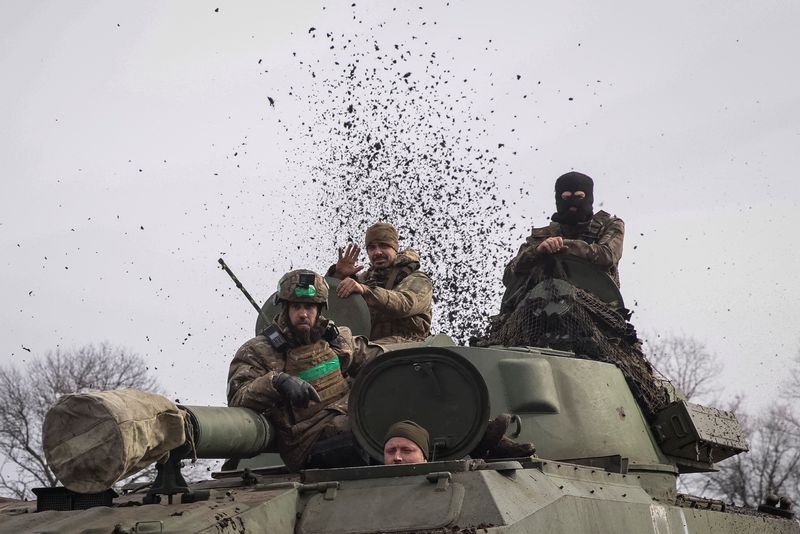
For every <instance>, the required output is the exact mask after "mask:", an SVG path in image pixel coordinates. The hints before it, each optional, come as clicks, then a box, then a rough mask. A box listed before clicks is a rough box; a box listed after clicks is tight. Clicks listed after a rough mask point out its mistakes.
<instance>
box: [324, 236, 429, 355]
mask: <svg viewBox="0 0 800 534" xmlns="http://www.w3.org/2000/svg"><path fill="white" fill-rule="evenodd" d="M364 241H365V245H366V247H367V256H368V257H369V261H370V268H369V269H368V270H367V271H366V272H361V271H362V269H363V267H362V266H360V265H358V263H357V262H358V255H359V253H360V252H361V248H360V247H359V246H358V245H355V244H353V243H351V244H350V245H348V246H347V249H343V248H339V260H338V261H337V262H336V264H335V265H333V266H331V268H330V269H329V270H328V275H329V276H335V277H336V278H339V279H340V280H341V283H340V284H339V287H337V289H336V294H337V295H338V296H339V297H341V298H346V297H348V296H350V295H351V294H353V293H357V294H360V295H362V296H363V297H364V300H365V301H366V302H367V306H368V307H369V314H370V319H371V322H372V328H371V331H370V336H369V338H370V340H372V341H373V342H374V343H378V344H380V343H400V342H404V341H422V340H424V339H425V338H426V337H428V336H429V335H430V332H431V315H432V309H431V304H432V299H433V286H432V284H431V279H430V277H429V276H428V275H427V274H425V273H424V272H422V271H420V270H419V260H420V258H419V254H418V253H417V252H416V251H415V250H413V249H411V248H406V249H404V250H400V245H399V235H398V233H397V229H396V228H395V227H394V226H392V225H391V224H388V223H377V224H374V225H372V226H371V227H369V229H367V234H366V238H365V239H364Z"/></svg>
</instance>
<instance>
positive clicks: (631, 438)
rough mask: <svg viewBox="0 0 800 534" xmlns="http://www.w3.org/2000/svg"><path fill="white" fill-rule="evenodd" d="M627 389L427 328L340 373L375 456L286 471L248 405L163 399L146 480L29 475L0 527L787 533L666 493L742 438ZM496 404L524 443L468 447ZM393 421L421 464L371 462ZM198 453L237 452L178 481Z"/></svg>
mask: <svg viewBox="0 0 800 534" xmlns="http://www.w3.org/2000/svg"><path fill="white" fill-rule="evenodd" d="M331 283H332V284H335V281H331ZM535 289H536V288H530V289H528V291H534V290H535ZM332 293H333V292H332ZM563 294H564V291H562V290H560V289H559V290H558V291H549V290H548V291H543V290H542V288H539V289H538V290H536V291H534V293H532V297H534V298H540V297H542V295H561V297H558V299H557V300H555V301H553V302H550V303H544V306H542V307H541V309H540V310H539V313H545V315H547V314H551V315H552V314H556V315H559V314H560V315H559V316H562V317H563V316H564V310H565V308H564V306H569V302H568V301H567V300H564V298H563ZM354 302H357V301H354ZM537 302H538V301H537ZM539 304H541V303H539ZM548 304H552V305H551V306H550V307H549V308H548ZM537 305H538V304H537ZM358 306H361V304H358ZM331 308H332V310H333V309H335V306H332V307H331ZM545 308H547V309H548V310H549V311H548V312H545V311H544V310H545ZM362 311H363V308H362ZM348 313H355V315H357V316H359V317H360V318H359V319H358V320H359V321H361V320H363V314H360V312H358V311H355V312H353V310H352V309H351V310H349V311H348V312H347V313H342V314H340V315H339V316H337V317H334V319H335V320H338V322H340V323H342V324H347V322H348V319H347V314H348ZM362 328H363V325H362ZM632 388H634V389H635V383H633V382H632V381H631V380H630V377H629V376H626V373H624V372H623V370H621V368H620V366H618V365H615V364H613V363H610V362H607V361H597V360H595V359H591V358H587V357H586V356H585V355H578V356H576V354H575V353H573V352H568V351H561V350H555V349H552V348H537V347H529V346H521V347H503V346H461V345H457V344H455V343H453V342H452V340H451V339H450V338H448V337H447V336H443V335H438V336H434V337H431V338H429V339H428V340H427V341H425V342H423V343H415V344H407V345H403V346H399V347H397V348H395V350H390V351H388V352H386V353H384V354H383V355H381V356H379V357H377V358H375V359H374V360H372V361H371V362H369V363H368V364H367V365H366V366H365V368H364V369H363V370H362V372H361V373H360V374H359V377H358V379H357V380H356V382H355V383H354V385H353V389H352V393H351V397H350V405H349V406H350V408H349V409H350V416H351V422H352V429H353V433H354V434H355V437H356V439H357V441H358V443H359V445H360V446H361V447H362V448H363V450H364V451H366V452H367V453H368V455H369V456H370V457H371V459H372V460H371V464H372V465H367V466H363V467H348V468H336V469H309V470H304V471H300V472H299V473H290V472H289V471H288V470H287V469H286V468H285V467H283V466H282V465H280V464H279V457H277V455H275V454H274V452H273V451H274V449H273V444H272V443H271V438H270V436H271V433H270V429H269V423H268V421H267V420H266V419H265V418H264V417H262V416H261V415H259V414H256V413H255V412H251V411H249V410H246V409H243V408H224V407H217V408H210V407H191V406H185V407H176V408H175V409H176V410H177V413H180V414H181V417H182V420H183V421H184V422H185V425H184V427H183V428H184V429H185V432H184V434H182V437H181V438H178V439H176V443H175V444H170V449H171V451H172V452H171V453H170V455H169V460H167V461H163V457H162V458H161V463H160V464H159V466H160V467H159V476H158V478H157V480H156V481H155V482H154V483H150V484H134V485H129V486H127V487H123V488H122V490H121V495H117V494H116V493H114V492H113V491H112V490H109V491H100V492H95V493H90V494H89V493H76V492H73V491H70V490H69V489H66V488H57V489H48V490H44V491H42V492H40V493H39V499H38V501H37V502H35V503H26V502H19V501H17V502H11V503H4V504H0V531H2V532H85V533H100V532H103V533H112V532H113V533H118V534H120V533H144V532H165V533H166V532H169V533H178V532H181V533H182V532H270V533H304V534H317V533H319V534H322V533H337V534H339V533H341V534H344V533H372V532H376V533H377V532H442V533H444V532H447V533H451V532H469V533H475V532H548V533H576V532H608V533H627V532H631V533H644V532H652V533H658V534H663V533H668V532H669V533H677V532H680V533H689V532H691V533H701V534H711V533H746V532H753V533H755V532H758V533H759V534H764V533H800V524H798V522H797V521H796V520H794V519H793V513H792V511H791V509H790V508H791V506H790V503H788V502H786V501H778V500H771V501H770V502H768V503H764V505H763V506H761V507H760V508H759V510H758V511H757V510H745V509H740V508H737V507H734V506H730V505H727V504H726V503H723V502H721V501H718V500H714V499H705V498H702V497H693V496H688V495H682V494H680V493H678V491H677V480H678V477H679V476H680V475H681V474H683V473H694V472H702V471H712V470H714V469H715V463H716V462H719V461H721V460H723V459H725V458H728V457H730V456H732V455H735V454H740V453H743V452H745V451H746V450H747V443H746V440H745V437H744V435H743V432H742V430H741V427H740V426H739V423H738V421H737V420H736V418H735V416H734V415H733V414H732V413H729V412H725V411H722V410H716V409H713V408H707V407H703V406H699V405H696V404H692V403H689V402H687V401H686V400H685V399H683V398H682V396H681V394H680V392H679V391H677V390H675V389H674V388H669V387H666V388H665V391H666V393H665V395H666V399H665V402H664V406H662V407H661V409H660V410H658V411H657V412H655V413H650V412H649V411H648V409H645V408H646V407H643V404H642V401H641V396H640V395H638V394H637V392H636V391H634V389H632ZM401 399H402V402H401V401H400V400H401ZM500 413H508V414H512V424H511V425H510V427H509V430H508V437H510V438H512V439H515V440H519V441H531V442H533V443H535V445H536V448H537V452H536V455H535V456H530V457H524V458H504V459H501V460H483V459H474V458H470V457H469V456H468V455H469V453H470V451H471V450H473V448H474V447H475V445H476V444H477V443H478V441H479V440H480V439H481V437H482V436H483V433H484V432H485V430H486V425H487V421H488V420H489V419H490V418H491V417H493V416H495V415H497V414H500ZM404 419H413V420H415V421H416V422H418V423H420V424H421V425H422V426H424V427H425V428H426V429H427V430H428V432H429V434H430V441H431V449H432V450H431V455H430V461H429V462H428V463H421V464H404V465H380V462H381V460H382V439H383V437H384V435H385V432H386V430H387V428H388V427H389V426H390V425H391V424H392V423H394V422H397V421H400V420H404ZM85 423H86V422H84V424H83V425H79V424H75V423H70V424H69V425H68V426H69V427H71V428H78V427H81V426H82V427H86V428H88V427H89V426H91V425H87V424H85ZM61 432H62V433H65V432H66V430H62V431H61ZM58 437H59V438H60V443H61V442H68V441H69V439H68V438H69V436H63V435H59V436H58ZM181 440H182V441H181ZM177 441H180V443H177ZM62 446H63V445H62ZM62 452H63V451H62ZM156 452H157V453H158V454H161V451H156ZM154 454H155V453H154ZM195 456H196V457H203V456H214V457H220V458H230V457H234V456H236V457H240V458H244V457H246V456H251V458H250V459H243V460H241V461H239V463H238V466H237V467H236V469H228V470H222V471H220V472H216V473H213V474H212V477H211V479H209V480H206V481H201V482H196V483H191V484H187V483H185V481H184V480H183V479H182V477H181V476H180V469H181V467H180V462H179V460H180V459H188V458H192V457H195ZM70 458H72V457H70ZM134 460H136V459H134ZM134 460H131V462H130V463H131V464H135V463H136V462H135V461H134ZM86 461H87V465H88V460H86ZM128 464H129V463H126V464H125V465H126V466H127V465H128ZM229 465H230V464H229ZM72 468H73V469H72V471H73V472H76V473H80V472H81V469H80V465H77V466H76V465H74V464H73V465H72ZM124 474H128V473H127V470H126V469H124V468H121V469H120V472H119V475H124ZM65 483H66V485H67V488H69V486H70V484H69V482H68V481H65ZM53 492H56V493H53Z"/></svg>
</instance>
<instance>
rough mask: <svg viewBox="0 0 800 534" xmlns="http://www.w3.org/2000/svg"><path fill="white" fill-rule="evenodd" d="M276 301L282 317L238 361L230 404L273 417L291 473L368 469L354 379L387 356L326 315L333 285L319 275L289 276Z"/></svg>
mask: <svg viewBox="0 0 800 534" xmlns="http://www.w3.org/2000/svg"><path fill="white" fill-rule="evenodd" d="M276 300H277V302H278V303H280V304H282V311H281V313H280V314H279V315H278V316H277V317H275V320H274V321H273V324H272V325H270V326H269V327H268V328H267V329H265V330H264V332H263V333H262V334H261V335H258V336H256V337H255V338H253V339H251V340H250V341H248V342H247V343H245V344H244V345H242V347H241V348H240V349H239V350H238V351H237V352H236V356H235V357H234V359H233V361H232V362H231V365H230V371H229V373H228V405H229V406H243V407H246V408H250V409H253V410H257V411H259V412H262V413H264V414H266V416H267V418H268V419H269V421H270V422H271V423H272V424H273V426H274V428H275V430H276V434H277V436H276V442H277V448H278V452H279V453H280V455H281V458H282V459H283V461H284V463H285V464H286V466H287V467H288V468H289V469H291V470H299V469H301V468H304V467H343V466H349V465H359V464H363V460H364V453H362V452H361V451H360V449H358V447H357V446H355V441H354V440H353V437H352V434H351V433H350V432H349V422H348V419H347V415H346V414H347V399H348V395H349V393H350V385H349V383H348V378H349V377H353V376H355V375H356V374H358V372H359V370H360V369H361V368H362V367H363V365H364V363H365V362H366V360H367V359H368V357H370V356H374V355H376V353H378V352H380V351H379V350H376V348H375V347H371V348H369V350H368V347H367V340H366V339H365V338H363V337H360V336H359V337H354V336H353V335H352V334H351V332H350V329H348V328H346V327H343V326H342V327H337V326H336V325H334V324H333V322H332V321H329V320H328V319H326V318H325V317H323V316H322V310H323V309H324V308H325V307H326V306H327V301H328V284H327V282H325V279H324V278H322V276H320V275H319V274H317V273H315V272H313V271H309V270H296V271H291V272H289V273H287V274H285V275H284V276H283V277H282V278H281V280H280V282H279V284H278V294H277V297H276ZM368 352H369V355H370V356H368ZM331 464H333V465H331Z"/></svg>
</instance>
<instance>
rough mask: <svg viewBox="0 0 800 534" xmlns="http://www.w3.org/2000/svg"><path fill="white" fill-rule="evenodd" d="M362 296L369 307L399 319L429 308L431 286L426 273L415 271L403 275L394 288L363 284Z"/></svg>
mask: <svg viewBox="0 0 800 534" xmlns="http://www.w3.org/2000/svg"><path fill="white" fill-rule="evenodd" d="M363 296H364V300H365V301H367V305H368V306H369V307H370V308H371V309H377V310H380V311H381V312H382V313H384V314H386V315H387V316H389V317H394V318H398V319H399V318H403V317H412V316H414V315H419V314H421V313H424V312H425V311H427V310H429V309H430V307H431V301H432V299H433V286H432V284H431V279H430V278H429V277H428V275H427V274H425V273H421V272H419V271H417V272H414V273H411V274H410V275H408V276H407V277H405V278H404V279H403V280H402V281H401V282H400V283H399V284H397V286H396V287H395V288H394V289H383V288H381V287H368V286H364V293H363Z"/></svg>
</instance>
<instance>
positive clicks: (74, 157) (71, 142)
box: [0, 1, 800, 404]
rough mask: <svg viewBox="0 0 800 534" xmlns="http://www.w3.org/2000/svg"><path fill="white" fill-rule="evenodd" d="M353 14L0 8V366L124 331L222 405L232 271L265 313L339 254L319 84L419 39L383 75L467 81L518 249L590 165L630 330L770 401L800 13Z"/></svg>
mask: <svg viewBox="0 0 800 534" xmlns="http://www.w3.org/2000/svg"><path fill="white" fill-rule="evenodd" d="M351 4H352V2H340V3H318V2H302V3H300V2H297V3H288V2H274V3H268V2H236V3H223V2H204V1H191V2H188V1H187V2H148V1H144V2H127V3H122V2H55V1H52V2H38V1H25V2H14V3H11V2H8V3H6V4H5V5H4V11H3V17H2V18H0V71H1V72H2V73H3V83H2V84H0V102H1V103H2V104H0V123H1V124H2V125H3V128H2V130H0V154H2V157H0V161H1V162H2V168H3V171H2V186H3V187H2V190H3V192H2V195H0V246H1V247H2V258H1V259H0V266H2V276H1V277H0V295H1V296H2V303H3V305H2V307H1V308H0V324H2V330H0V332H2V335H0V362H2V363H3V364H7V363H15V362H24V361H25V360H26V359H29V358H30V357H31V356H32V355H41V354H44V353H45V352H46V351H48V350H51V349H54V348H56V347H63V348H70V347H77V346H81V345H84V344H87V343H99V342H102V341H105V340H108V341H110V342H111V343H113V344H116V345H119V346H123V347H126V348H128V349H131V350H133V351H136V352H138V353H140V354H141V355H143V356H144V357H145V358H146V359H147V361H148V362H149V363H150V364H151V365H152V366H153V367H154V368H157V370H158V375H159V377H160V380H161V383H162V385H163V386H164V388H165V390H166V391H167V392H168V394H169V395H170V396H171V397H172V398H177V399H180V400H181V401H183V402H185V403H188V404H206V403H208V404H224V402H225V377H226V373H227V368H228V363H229V361H230V359H231V357H232V355H233V353H234V352H235V350H236V348H237V347H238V346H239V345H240V344H241V343H243V342H244V341H246V340H247V339H248V338H249V337H250V336H251V335H252V333H253V328H254V323H255V316H254V312H253V310H252V308H250V306H249V304H248V303H247V302H246V301H245V300H244V298H243V297H242V296H241V295H240V294H239V293H238V291H236V290H235V289H234V288H233V287H232V284H231V282H230V280H229V279H228V278H227V276H225V274H224V273H222V272H221V271H220V270H219V268H218V265H217V263H216V260H217V258H218V257H220V256H221V255H222V256H224V257H225V258H226V260H227V261H228V262H229V264H230V265H231V267H232V268H233V269H234V270H235V271H236V272H237V274H238V275H239V277H240V279H241V280H242V282H244V283H245V285H246V286H247V287H248V288H249V289H250V291H251V292H252V293H253V294H254V296H256V298H257V299H260V300H263V299H265V298H266V297H267V296H268V295H269V294H270V293H271V292H272V291H273V288H274V286H275V284H276V282H277V279H278V277H279V276H280V273H281V272H283V271H285V270H286V269H288V268H290V267H292V266H298V265H304V266H306V265H307V266H309V267H313V268H317V269H320V270H321V269H324V268H325V267H326V265H324V264H323V265H320V264H319V263H321V262H320V261H319V258H320V257H323V256H330V259H333V255H334V251H333V250H330V251H329V254H327V253H326V254H320V253H319V251H318V250H316V249H315V250H310V249H312V248H313V247H315V246H316V244H315V242H313V241H309V240H308V239H307V238H306V237H307V235H308V228H309V225H312V224H313V215H309V213H311V212H309V206H310V205H312V206H313V204H314V199H315V195H318V194H319V191H317V190H314V189H313V187H311V186H310V185H309V182H308V180H307V177H308V176H309V172H310V171H309V169H310V168H311V167H313V165H314V163H315V159H316V158H318V157H321V155H322V153H321V152H320V150H321V149H320V147H319V146H317V145H315V146H314V147H312V146H310V145H308V144H307V143H306V141H307V140H308V136H309V135H310V134H309V130H310V129H314V128H316V129H317V130H315V131H314V135H315V136H316V137H315V139H317V140H319V139H324V136H325V135H326V133H325V132H323V131H318V126H319V125H320V124H321V123H323V122H324V120H327V119H324V118H320V117H322V111H324V110H321V109H319V108H320V106H322V107H324V98H325V94H326V93H325V87H326V85H325V84H330V83H336V77H337V76H340V74H341V73H342V72H343V69H342V64H344V63H345V62H346V61H347V60H348V58H349V59H352V58H353V57H360V58H361V59H362V61H363V63H362V65H363V64H370V62H373V63H372V64H374V65H385V63H381V61H384V59H383V58H381V57H379V54H378V52H377V51H378V50H380V51H381V52H380V53H381V54H382V53H384V52H385V51H386V50H393V49H394V50H398V51H402V49H403V48H407V49H408V50H409V51H410V53H409V54H408V55H407V56H404V59H403V60H402V63H403V64H402V65H397V66H396V69H395V70H394V71H393V70H392V68H388V69H383V70H382V72H381V73H378V74H376V76H389V77H391V76H394V77H396V78H398V79H399V78H400V77H402V76H403V75H404V73H406V72H411V73H412V79H413V77H414V76H417V75H418V73H421V71H422V69H423V67H424V68H426V69H428V70H427V71H426V73H428V74H430V72H431V70H433V71H436V70H438V71H440V72H439V74H440V75H441V76H442V77H443V79H446V80H448V81H449V84H450V85H449V86H448V87H451V88H452V91H450V90H448V91H443V92H442V93H441V95H440V96H441V98H442V106H443V108H445V107H448V106H449V107H453V108H455V109H456V111H458V114H457V115H456V116H457V117H458V121H463V123H464V124H456V125H452V128H453V129H456V128H466V127H467V124H466V123H467V122H468V121H474V122H475V123H476V124H480V128H479V129H476V130H475V131H474V133H473V135H472V138H471V139H472V140H471V141H470V142H472V143H478V144H481V146H482V147H492V157H495V158H496V160H495V164H494V171H493V173H492V174H491V176H490V177H491V180H492V181H493V183H494V185H493V187H495V188H496V192H497V196H498V200H499V199H506V200H507V201H508V203H507V205H506V206H505V207H504V208H503V210H504V211H505V212H507V215H508V217H509V220H511V221H513V222H514V223H516V227H515V228H514V229H513V230H509V232H510V233H511V234H513V235H509V236H508V239H509V240H510V242H513V243H516V242H518V241H521V240H522V239H523V238H524V236H525V235H527V232H528V230H529V228H530V226H531V225H533V224H536V225H544V224H546V223H547V220H548V217H549V215H550V214H551V213H552V211H553V207H554V206H553V195H552V185H553V181H554V179H555V178H556V177H557V176H558V175H560V174H562V173H563V172H566V171H568V170H572V169H575V170H580V171H582V172H585V173H587V174H589V175H591V176H592V177H594V179H595V183H596V186H595V199H596V207H600V208H602V209H605V210H607V211H609V212H611V213H613V214H616V215H618V216H620V217H622V218H623V219H624V220H625V223H626V240H625V253H624V257H623V260H622V264H621V278H622V290H623V295H624V297H625V299H626V302H627V304H628V306H629V307H631V308H632V309H633V310H634V312H635V313H634V316H633V323H634V324H635V325H636V326H637V329H638V330H639V331H640V332H642V333H646V332H652V331H660V332H665V333H670V332H672V333H682V334H686V335H691V336H694V337H696V338H698V339H700V340H701V341H703V342H705V343H706V344H707V346H708V347H709V348H710V349H711V350H712V351H713V352H715V353H717V354H718V355H719V356H720V359H721V361H722V362H723V363H724V367H723V368H722V369H720V379H721V381H723V382H724V383H726V384H728V388H727V392H728V393H736V392H744V393H746V394H747V395H748V398H750V399H751V400H752V401H753V402H755V403H763V402H768V400H769V399H770V398H771V396H772V395H774V393H775V390H776V388H775V385H776V384H777V383H778V382H779V381H780V379H781V378H782V377H783V376H784V375H785V367H786V366H787V365H789V364H790V362H791V360H792V358H793V357H794V356H795V355H796V354H797V353H798V347H799V346H800V333H799V332H798V327H797V325H798V314H799V313H800V307H799V306H798V301H800V279H799V278H798V276H797V274H796V270H797V266H798V265H799V264H800V247H798V246H797V245H796V243H795V241H796V240H797V237H796V231H795V229H794V224H793V223H794V221H795V219H796V215H797V213H798V211H800V201H799V200H798V196H797V194H796V190H797V187H796V185H795V176H794V175H795V172H796V169H798V168H800V150H798V148H800V75H798V71H797V67H796V66H795V67H792V65H796V61H797V60H796V55H797V50H798V45H797V37H796V25H797V21H798V20H800V4H797V3H796V2H788V1H787V2H771V1H767V2H759V3H757V4H756V3H753V2H693V1H679V2H670V3H660V4H653V3H642V2H614V3H598V2H594V1H586V2H508V3H487V2H465V3H461V2H455V1H453V2H450V3H449V4H448V3H446V2H424V3H423V2H420V3H418V4H410V3H400V2H397V3H391V2H380V3H378V2H374V3H365V2H356V4H355V6H354V7H353V6H352V5H351ZM420 6H422V7H420ZM311 28H314V29H313V30H311ZM327 34H330V36H328V35H327ZM348 41H349V43H348ZM368 43H369V44H368ZM396 44H397V45H399V46H398V48H393V47H394V45H396ZM373 45H374V46H373ZM422 51H430V53H431V54H434V56H430V55H429V54H427V52H425V53H424V54H423V52H422ZM431 57H435V61H434V60H432V59H431ZM337 62H339V63H341V64H337ZM309 95H316V96H315V97H314V98H310V96H309ZM351 96H352V98H353V99H354V101H356V102H358V101H359V98H362V97H363V98H366V96H367V95H363V96H362V95H360V94H359V93H358V89H354V93H353V94H352V95H351ZM369 96H370V97H371V98H375V95H374V94H370V95H369ZM269 99H272V101H273V103H274V106H272V105H270V102H269ZM320 99H322V100H323V102H322V103H321V102H320ZM448 99H449V100H448ZM434 115H435V110H432V114H431V116H432V117H433V116H434ZM398 120H401V121H402V120H403V119H398ZM431 120H438V119H431ZM439 127H440V128H445V127H447V128H450V127H451V126H446V125H444V123H443V125H440V126H439ZM304 132H305V133H304ZM330 135H331V136H335V135H336V134H335V133H331V134H330ZM337 143H338V140H337V139H335V138H332V139H331V146H334V147H336V146H339V145H338V144H337ZM501 145H502V146H501ZM487 177H488V176H487ZM298 190H300V191H299V192H298ZM441 209H443V210H447V209H451V208H450V207H449V206H441ZM295 211H296V212H297V213H299V214H301V215H298V216H297V217H293V216H292V215H291V214H292V213H293V212H295ZM421 224H425V221H421ZM463 232H464V237H465V239H468V238H469V236H470V234H469V229H468V228H467V229H463ZM347 237H354V238H356V239H360V236H344V235H343V236H332V238H331V241H332V242H343V241H344V240H345V239H347ZM410 244H413V243H410ZM512 248H513V249H515V248H516V245H514V246H513V247H510V248H509V250H508V251H507V257H505V258H502V263H504V262H505V261H507V260H508V259H509V258H510V257H511V256H512V255H513V253H514V251H515V250H512ZM422 252H423V257H424V253H425V251H422ZM308 263H313V265H308ZM496 274H497V276H498V277H500V276H501V271H500V269H498V271H497V273H496Z"/></svg>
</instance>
